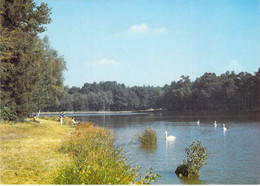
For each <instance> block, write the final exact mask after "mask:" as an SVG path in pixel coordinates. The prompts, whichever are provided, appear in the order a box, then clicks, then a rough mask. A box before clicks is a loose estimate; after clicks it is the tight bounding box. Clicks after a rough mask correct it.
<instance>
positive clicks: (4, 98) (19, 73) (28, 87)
mask: <svg viewBox="0 0 260 186" xmlns="http://www.w3.org/2000/svg"><path fill="white" fill-rule="evenodd" d="M49 15H50V9H49V8H48V6H47V4H45V3H42V4H41V5H39V6H37V5H36V3H34V2H33V1H32V0H19V1H18V0H3V1H1V14H0V19H1V27H0V29H1V31H2V33H1V39H0V45H1V57H0V60H1V110H2V113H4V115H3V116H4V117H5V119H7V120H13V119H14V118H24V117H28V116H29V115H30V114H31V113H32V112H33V111H36V110H39V109H40V108H41V109H43V108H46V107H48V106H49V105H55V104H56V105H58V104H59V99H61V97H62V96H63V94H64V92H65V91H64V87H63V78H62V72H63V70H64V69H65V68H66V67H65V62H64V59H63V58H62V57H60V56H58V54H57V51H55V50H53V49H51V48H50V47H49V43H48V40H47V39H46V38H44V39H43V41H42V40H41V39H39V37H38V35H37V34H39V33H41V32H43V31H45V27H44V24H47V23H49V22H50V21H51V19H50V17H49Z"/></svg>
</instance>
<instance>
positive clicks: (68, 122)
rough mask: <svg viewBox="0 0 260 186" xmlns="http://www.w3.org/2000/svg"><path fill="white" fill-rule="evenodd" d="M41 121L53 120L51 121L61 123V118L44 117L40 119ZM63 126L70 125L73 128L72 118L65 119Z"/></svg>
mask: <svg viewBox="0 0 260 186" xmlns="http://www.w3.org/2000/svg"><path fill="white" fill-rule="evenodd" d="M40 118H41V119H44V120H51V121H58V122H60V117H59V116H43V117H40ZM62 120H63V122H62V123H63V125H70V126H72V118H69V117H64V118H63V119H62Z"/></svg>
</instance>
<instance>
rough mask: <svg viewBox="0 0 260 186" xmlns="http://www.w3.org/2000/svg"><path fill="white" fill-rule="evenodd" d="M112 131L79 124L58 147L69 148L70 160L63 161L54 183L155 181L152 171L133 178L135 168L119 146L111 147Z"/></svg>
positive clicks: (113, 136) (136, 182) (112, 141)
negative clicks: (65, 162) (68, 162)
mask: <svg viewBox="0 0 260 186" xmlns="http://www.w3.org/2000/svg"><path fill="white" fill-rule="evenodd" d="M114 140H115V135H114V134H113V133H112V131H110V130H108V129H102V128H99V127H94V126H93V125H92V124H85V125H80V126H79V127H78V128H77V130H76V132H75V133H74V134H73V136H72V139H71V140H70V141H68V142H66V143H64V144H63V145H62V147H61V149H60V150H61V151H64V152H70V153H71V154H72V156H73V163H72V164H70V165H66V166H65V167H63V169H62V170H61V171H60V173H59V175H58V176H57V177H56V178H55V180H54V182H55V184H92V185H93V184H120V185H122V184H141V183H150V182H153V181H156V178H157V177H158V175H157V174H153V173H152V172H151V171H150V172H148V173H147V174H146V176H145V177H144V178H142V177H140V181H136V178H137V175H138V169H137V168H132V167H130V166H129V165H127V163H126V159H125V158H124V156H123V154H122V150H121V149H115V148H114Z"/></svg>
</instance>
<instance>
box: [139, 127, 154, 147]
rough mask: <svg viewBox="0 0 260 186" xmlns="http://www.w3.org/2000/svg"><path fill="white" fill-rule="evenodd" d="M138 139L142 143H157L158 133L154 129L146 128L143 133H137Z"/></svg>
mask: <svg viewBox="0 0 260 186" xmlns="http://www.w3.org/2000/svg"><path fill="white" fill-rule="evenodd" d="M137 140H138V141H139V142H140V143H141V144H142V145H156V144H157V135H156V132H155V131H154V130H152V129H145V131H144V132H143V133H142V134H141V135H137Z"/></svg>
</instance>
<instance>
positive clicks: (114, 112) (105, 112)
mask: <svg viewBox="0 0 260 186" xmlns="http://www.w3.org/2000/svg"><path fill="white" fill-rule="evenodd" d="M60 113H61V112H40V115H49V114H50V115H59V114H60ZM117 113H135V112H134V111H64V114H117ZM34 114H38V113H36V112H35V113H34Z"/></svg>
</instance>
